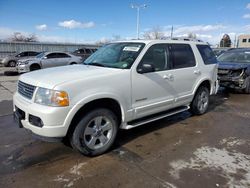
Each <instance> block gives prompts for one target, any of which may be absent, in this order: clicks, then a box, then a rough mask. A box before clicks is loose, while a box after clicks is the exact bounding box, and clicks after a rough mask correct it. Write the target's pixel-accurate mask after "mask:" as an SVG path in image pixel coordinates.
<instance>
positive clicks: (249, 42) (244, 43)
mask: <svg viewBox="0 0 250 188" xmlns="http://www.w3.org/2000/svg"><path fill="white" fill-rule="evenodd" d="M237 47H238V48H250V34H244V35H239V36H238V45H237Z"/></svg>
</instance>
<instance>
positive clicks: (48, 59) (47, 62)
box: [41, 53, 58, 68]
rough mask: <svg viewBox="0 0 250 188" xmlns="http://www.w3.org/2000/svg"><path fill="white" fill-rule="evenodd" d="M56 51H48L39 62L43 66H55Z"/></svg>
mask: <svg viewBox="0 0 250 188" xmlns="http://www.w3.org/2000/svg"><path fill="white" fill-rule="evenodd" d="M57 60H58V58H57V53H49V54H47V55H46V56H45V57H43V58H42V60H41V64H42V67H43V68H49V67H55V66H57Z"/></svg>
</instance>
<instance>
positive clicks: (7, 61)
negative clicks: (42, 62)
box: [1, 51, 40, 67]
mask: <svg viewBox="0 0 250 188" xmlns="http://www.w3.org/2000/svg"><path fill="white" fill-rule="evenodd" d="M39 53H40V52H35V51H25V52H21V53H18V54H12V55H8V56H6V57H4V58H3V59H2V61H1V63H2V64H3V66H5V67H15V66H16V64H17V61H18V60H21V59H27V58H32V57H35V56H37V55H38V54H39Z"/></svg>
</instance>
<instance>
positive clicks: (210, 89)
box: [193, 79, 213, 95]
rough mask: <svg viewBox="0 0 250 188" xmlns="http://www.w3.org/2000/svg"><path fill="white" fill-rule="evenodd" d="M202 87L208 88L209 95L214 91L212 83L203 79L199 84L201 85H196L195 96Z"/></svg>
mask: <svg viewBox="0 0 250 188" xmlns="http://www.w3.org/2000/svg"><path fill="white" fill-rule="evenodd" d="M201 86H205V87H207V88H208V90H209V93H210V94H211V92H212V91H213V88H212V87H213V84H212V81H211V80H209V79H203V80H201V81H200V82H199V84H197V85H196V87H195V89H194V93H193V94H194V95H195V94H196V92H197V90H198V89H199V88H200V87H201Z"/></svg>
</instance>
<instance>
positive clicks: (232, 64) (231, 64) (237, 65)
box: [219, 62, 250, 70]
mask: <svg viewBox="0 0 250 188" xmlns="http://www.w3.org/2000/svg"><path fill="white" fill-rule="evenodd" d="M249 66H250V63H238V62H219V69H230V70H238V69H244V68H247V67H249Z"/></svg>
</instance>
